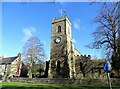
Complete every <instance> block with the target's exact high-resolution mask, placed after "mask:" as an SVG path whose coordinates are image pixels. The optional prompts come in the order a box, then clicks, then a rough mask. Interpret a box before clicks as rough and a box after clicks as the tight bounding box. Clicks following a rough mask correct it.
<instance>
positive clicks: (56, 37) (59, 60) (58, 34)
mask: <svg viewBox="0 0 120 89" xmlns="http://www.w3.org/2000/svg"><path fill="white" fill-rule="evenodd" d="M90 59H91V57H90V55H89V56H83V55H82V54H81V53H80V52H79V51H78V50H77V49H75V47H74V44H73V42H72V30H71V23H70V21H69V19H68V17H67V16H63V17H60V18H56V19H53V20H52V36H51V47H50V66H49V73H48V77H49V78H85V77H87V78H93V62H92V60H90ZM94 73H95V72H94Z"/></svg>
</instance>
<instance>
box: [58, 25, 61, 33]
mask: <svg viewBox="0 0 120 89" xmlns="http://www.w3.org/2000/svg"><path fill="white" fill-rule="evenodd" d="M59 32H61V26H60V25H59V26H58V33H59Z"/></svg>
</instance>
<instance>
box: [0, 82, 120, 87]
mask: <svg viewBox="0 0 120 89" xmlns="http://www.w3.org/2000/svg"><path fill="white" fill-rule="evenodd" d="M1 84H2V89H48V88H49V89H109V88H108V86H107V85H80V84H32V83H22V82H2V83H1ZM113 87H114V88H113V89H120V85H119V86H118V85H114V86H113Z"/></svg>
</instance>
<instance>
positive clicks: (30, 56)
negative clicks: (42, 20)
mask: <svg viewBox="0 0 120 89" xmlns="http://www.w3.org/2000/svg"><path fill="white" fill-rule="evenodd" d="M23 57H24V62H25V63H26V64H27V66H28V76H29V78H32V72H33V71H34V70H33V65H34V63H36V64H37V63H39V62H40V61H41V60H44V50H43V44H42V43H41V42H40V40H39V38H37V37H31V38H29V39H28V40H27V42H26V44H25V46H24V48H23Z"/></svg>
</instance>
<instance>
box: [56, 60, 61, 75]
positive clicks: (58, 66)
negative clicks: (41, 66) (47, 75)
mask: <svg viewBox="0 0 120 89" xmlns="http://www.w3.org/2000/svg"><path fill="white" fill-rule="evenodd" d="M56 71H57V73H58V75H59V74H60V61H59V60H58V61H57V67H56Z"/></svg>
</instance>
